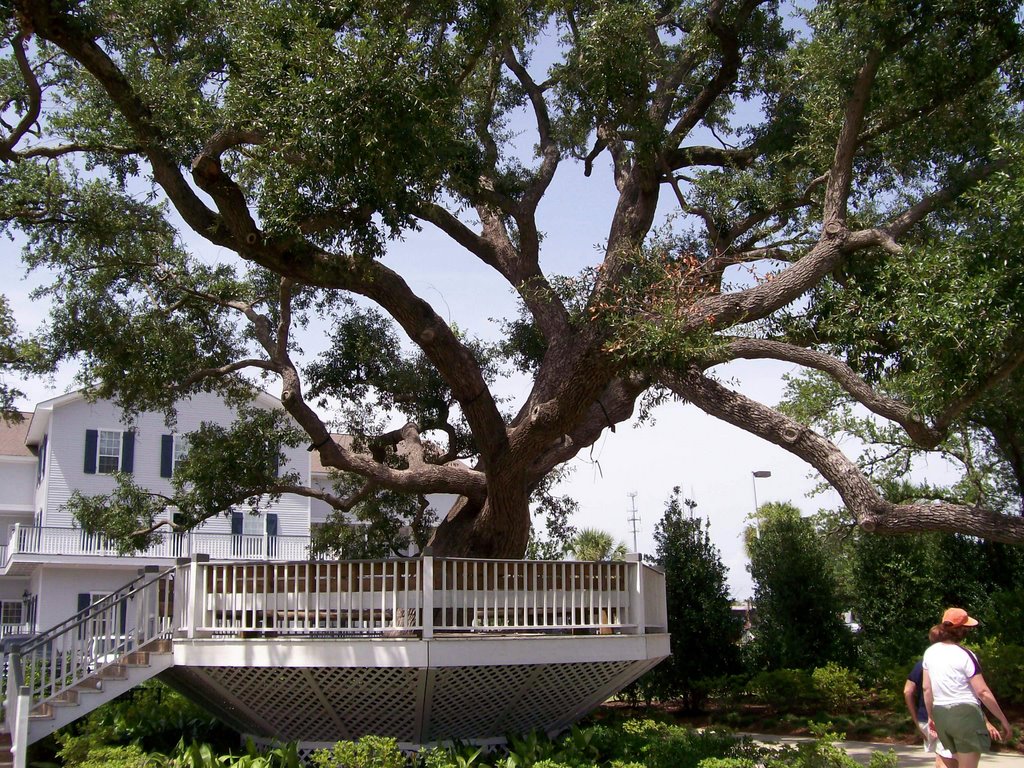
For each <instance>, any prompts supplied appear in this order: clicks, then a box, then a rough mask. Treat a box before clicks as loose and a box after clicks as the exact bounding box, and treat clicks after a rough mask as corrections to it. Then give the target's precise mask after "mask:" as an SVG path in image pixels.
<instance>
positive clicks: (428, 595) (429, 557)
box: [420, 547, 434, 640]
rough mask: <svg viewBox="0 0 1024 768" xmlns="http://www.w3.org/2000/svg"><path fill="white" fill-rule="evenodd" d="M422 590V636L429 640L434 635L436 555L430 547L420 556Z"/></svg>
mask: <svg viewBox="0 0 1024 768" xmlns="http://www.w3.org/2000/svg"><path fill="white" fill-rule="evenodd" d="M420 591H421V594H422V599H421V600H420V605H421V606H422V610H423V616H422V618H421V620H420V621H421V623H422V627H423V630H422V637H423V639H424V640H429V639H430V638H432V637H433V636H434V555H433V551H432V550H431V549H430V547H424V548H423V554H422V556H421V557H420Z"/></svg>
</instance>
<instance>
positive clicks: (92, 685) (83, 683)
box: [71, 675, 103, 693]
mask: <svg viewBox="0 0 1024 768" xmlns="http://www.w3.org/2000/svg"><path fill="white" fill-rule="evenodd" d="M71 690H72V691H77V692H78V693H103V680H101V679H100V678H98V677H96V676H95V675H92V676H90V677H87V678H85V679H84V680H79V681H78V682H77V683H75V684H74V685H73V686H71Z"/></svg>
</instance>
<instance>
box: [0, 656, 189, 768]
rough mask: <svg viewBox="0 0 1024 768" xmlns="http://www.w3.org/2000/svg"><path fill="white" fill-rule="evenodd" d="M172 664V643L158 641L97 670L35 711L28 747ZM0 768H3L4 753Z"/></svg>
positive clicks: (0, 758)
mask: <svg viewBox="0 0 1024 768" xmlns="http://www.w3.org/2000/svg"><path fill="white" fill-rule="evenodd" d="M173 664H174V649H173V647H172V642H171V640H169V639H157V640H152V641H150V642H149V643H147V644H146V645H145V646H144V647H143V648H141V649H139V650H137V651H132V652H131V653H129V654H126V655H124V656H122V657H121V658H119V659H117V660H116V661H114V662H113V663H111V664H108V665H107V666H105V667H102V668H101V669H98V670H97V671H96V672H95V673H93V674H91V675H89V676H88V677H86V678H84V679H82V680H80V681H79V682H78V683H76V684H75V685H74V686H72V687H71V688H68V689H67V690H65V691H62V692H61V693H59V694H57V695H56V696H53V697H51V698H50V699H49V700H48V701H46V702H43V703H41V704H37V705H35V706H34V707H33V708H32V710H31V711H30V712H29V716H28V717H29V743H32V742H35V741H38V740H39V739H41V738H43V737H44V736H46V735H48V734H50V733H53V732H54V731H55V730H57V729H58V728H63V727H64V726H65V725H68V724H69V723H72V722H74V721H75V720H78V719H79V718H81V717H84V716H85V715H87V714H89V713H90V712H92V711H93V710H94V709H96V708H97V707H98V706H100V705H101V704H105V703H106V702H108V701H110V700H111V699H113V698H114V697H116V696H120V695H121V694H122V693H124V692H125V691H128V690H130V689H132V688H134V687H135V686H137V685H139V684H141V683H143V682H145V681H146V680H149V679H150V678H152V677H155V676H156V675H158V674H160V673H161V672H163V671H164V670H165V669H167V668H168V667H170V666H172V665H173ZM0 768H4V766H3V764H2V753H0Z"/></svg>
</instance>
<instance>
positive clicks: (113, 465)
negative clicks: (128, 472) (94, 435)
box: [96, 429, 121, 475]
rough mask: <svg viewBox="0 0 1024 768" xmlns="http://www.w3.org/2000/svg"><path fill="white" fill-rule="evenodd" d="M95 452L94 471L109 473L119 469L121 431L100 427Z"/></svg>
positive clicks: (102, 473) (103, 473)
mask: <svg viewBox="0 0 1024 768" xmlns="http://www.w3.org/2000/svg"><path fill="white" fill-rule="evenodd" d="M99 432H100V435H99V444H98V447H97V452H96V471H97V472H98V473H99V474H101V475H111V474H113V473H114V472H117V471H118V470H119V469H121V433H120V432H114V431H113V430H109V429H101V430H100V431H99Z"/></svg>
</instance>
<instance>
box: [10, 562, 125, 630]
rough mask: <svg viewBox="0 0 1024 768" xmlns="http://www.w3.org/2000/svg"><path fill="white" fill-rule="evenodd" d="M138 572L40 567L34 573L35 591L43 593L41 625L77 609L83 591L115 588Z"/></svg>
mask: <svg viewBox="0 0 1024 768" xmlns="http://www.w3.org/2000/svg"><path fill="white" fill-rule="evenodd" d="M137 575H138V573H137V571H136V570H135V569H132V568H109V567H108V568H56V567H54V568H42V569H40V570H39V571H37V572H36V573H35V575H34V577H33V587H34V589H33V592H34V593H35V594H37V595H39V602H38V615H37V617H36V622H37V626H38V628H39V629H40V630H45V629H48V628H50V627H52V626H54V625H56V624H59V623H60V622H62V621H64V619H66V618H68V617H69V616H73V615H74V614H75V613H77V612H78V594H79V593H80V592H96V593H100V592H113V591H114V590H116V589H118V588H119V587H122V586H124V585H125V584H127V583H128V582H129V581H131V580H132V579H134V578H135V577H136V576H137ZM19 594H20V593H19Z"/></svg>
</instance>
